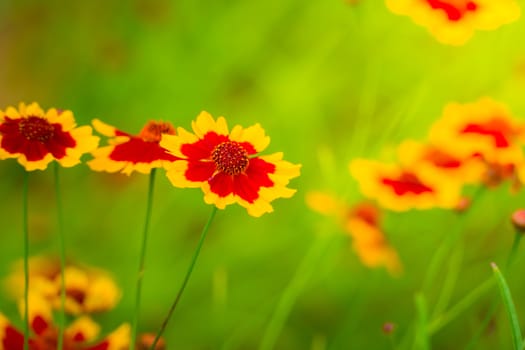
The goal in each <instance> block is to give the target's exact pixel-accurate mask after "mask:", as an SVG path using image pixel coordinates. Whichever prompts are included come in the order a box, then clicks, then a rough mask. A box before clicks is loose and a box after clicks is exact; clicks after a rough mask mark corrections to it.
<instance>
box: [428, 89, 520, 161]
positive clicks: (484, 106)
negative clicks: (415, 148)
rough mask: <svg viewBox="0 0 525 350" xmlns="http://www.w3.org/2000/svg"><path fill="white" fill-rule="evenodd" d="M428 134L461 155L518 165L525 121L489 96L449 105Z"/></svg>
mask: <svg viewBox="0 0 525 350" xmlns="http://www.w3.org/2000/svg"><path fill="white" fill-rule="evenodd" d="M429 137H430V141H431V142H432V143H433V144H435V145H437V146H438V147H440V148H441V149H443V150H445V151H446V152H448V153H449V154H452V155H454V156H456V157H460V158H468V157H472V156H479V157H481V158H482V159H483V160H484V161H486V162H487V163H491V164H494V163H495V164H519V163H522V162H523V160H524V157H523V151H522V144H523V142H524V141H525V122H523V121H522V120H519V119H516V118H514V116H513V115H512V114H511V113H510V112H509V110H508V109H507V107H506V106H505V105H504V104H502V103H499V102H496V101H494V100H492V99H490V98H483V99H480V100H479V101H476V102H473V103H466V104H459V103H450V104H448V105H447V106H445V109H444V111H443V115H442V117H441V118H440V119H439V120H437V121H436V122H435V123H434V125H433V126H432V128H431V130H430V136H429Z"/></svg>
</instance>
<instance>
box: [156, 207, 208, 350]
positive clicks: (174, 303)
mask: <svg viewBox="0 0 525 350" xmlns="http://www.w3.org/2000/svg"><path fill="white" fill-rule="evenodd" d="M216 213H217V207H216V206H213V209H212V211H211V214H210V217H209V218H208V222H206V225H204V228H203V229H202V232H201V237H200V239H199V243H198V244H197V248H196V249H195V252H194V253H193V257H192V259H191V263H190V266H189V267H188V270H187V271H186V276H185V277H184V281H183V282H182V285H181V286H180V289H179V291H178V293H177V296H176V297H175V300H173V304H172V305H171V307H170V309H169V311H168V314H167V315H166V318H165V319H164V321H163V322H162V325H161V326H160V329H159V331H158V333H157V335H156V336H155V339H154V340H153V343H152V344H151V346H150V348H149V349H150V350H154V349H155V347H156V346H157V343H158V341H159V339H160V337H161V336H162V334H163V333H164V331H165V330H166V326H167V325H168V322H169V321H170V319H171V316H172V315H173V311H175V308H176V307H177V304H178V303H179V300H180V298H181V296H182V293H183V292H184V289H185V288H186V285H187V284H188V281H189V279H190V276H191V273H192V271H193V267H194V266H195V263H196V262H197V258H198V257H199V253H200V251H201V248H202V245H203V243H204V239H205V238H206V235H207V234H208V230H209V228H210V225H211V223H212V221H213V218H215V214H216Z"/></svg>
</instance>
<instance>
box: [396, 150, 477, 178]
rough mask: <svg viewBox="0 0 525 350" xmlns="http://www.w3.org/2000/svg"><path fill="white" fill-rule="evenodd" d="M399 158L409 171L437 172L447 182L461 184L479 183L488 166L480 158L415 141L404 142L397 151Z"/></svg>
mask: <svg viewBox="0 0 525 350" xmlns="http://www.w3.org/2000/svg"><path fill="white" fill-rule="evenodd" d="M397 157H398V159H399V162H400V164H401V165H402V166H403V167H405V168H407V169H414V168H419V169H421V170H422V171H424V172H425V173H428V172H436V173H437V174H439V175H440V176H441V177H443V178H445V179H447V181H458V182H459V183H460V184H467V183H478V182H479V181H480V180H481V179H482V177H483V174H484V173H485V172H486V164H485V163H484V162H483V160H482V159H480V158H479V157H473V156H463V155H457V154H451V153H449V152H447V151H446V150H444V149H442V148H440V147H438V146H436V145H433V144H431V143H421V142H417V141H414V140H405V141H403V142H402V143H401V144H400V145H399V147H398V149H397Z"/></svg>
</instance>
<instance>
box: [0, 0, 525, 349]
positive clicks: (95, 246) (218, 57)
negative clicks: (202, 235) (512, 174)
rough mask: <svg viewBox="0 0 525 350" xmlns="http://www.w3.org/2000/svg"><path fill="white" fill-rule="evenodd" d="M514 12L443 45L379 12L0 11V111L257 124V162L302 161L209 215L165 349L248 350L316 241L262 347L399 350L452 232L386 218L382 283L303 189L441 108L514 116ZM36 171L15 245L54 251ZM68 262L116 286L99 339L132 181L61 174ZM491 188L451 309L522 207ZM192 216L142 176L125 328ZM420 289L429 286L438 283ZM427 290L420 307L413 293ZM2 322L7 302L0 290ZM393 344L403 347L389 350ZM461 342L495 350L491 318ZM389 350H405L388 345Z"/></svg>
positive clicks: (276, 7) (517, 48)
mask: <svg viewBox="0 0 525 350" xmlns="http://www.w3.org/2000/svg"><path fill="white" fill-rule="evenodd" d="M524 34H525V19H524V18H522V19H521V20H520V21H518V22H516V23H513V24H511V25H506V26H503V27H501V28H500V29H498V30H496V31H492V32H478V33H477V34H476V35H475V37H474V38H473V39H472V40H471V41H470V42H469V43H468V44H467V45H465V46H463V47H447V46H443V45H440V44H439V43H437V42H436V41H435V40H434V39H433V38H432V37H430V36H429V34H428V33H427V32H426V31H425V29H423V28H421V27H418V26H416V25H414V24H413V23H412V22H411V21H410V20H409V19H408V18H405V17H400V16H396V15H394V14H392V13H389V12H388V11H387V9H386V8H385V6H384V4H383V3H382V1H371V0H361V1H346V2H345V1H343V0H337V1H321V0H316V1H306V2H305V1H297V0H268V1H261V2H247V1H240V0H222V1H199V0H177V1H175V0H174V1H169V0H133V1H102V0H92V1H60V0H50V1H45V2H44V1H37V0H20V1H14V0H1V1H0V52H2V55H0V109H3V108H5V107H6V106H8V105H16V104H17V103H18V102H19V101H25V102H32V101H37V102H39V103H40V104H41V105H42V107H44V108H49V107H57V108H64V109H71V110H73V111H74V113H75V116H76V118H77V121H78V122H79V124H87V123H89V122H90V121H91V119H93V118H100V119H102V120H104V121H105V122H107V123H109V124H113V125H116V126H118V127H119V128H121V129H123V130H127V131H129V132H138V131H139V130H140V128H141V126H142V125H143V124H144V123H145V121H146V120H149V119H164V120H169V121H172V122H173V123H174V124H176V125H179V126H182V127H185V128H189V127H190V121H191V120H192V119H193V118H194V117H195V116H196V115H197V114H198V113H199V112H200V111H201V110H207V111H209V112H210V113H212V114H213V115H214V116H219V115H224V116H225V117H226V118H227V120H228V121H229V123H230V126H233V125H235V124H242V125H244V126H249V125H252V124H254V123H260V124H261V125H262V126H263V127H264V128H265V130H266V131H267V133H268V134H269V135H270V136H271V138H272V143H271V144H270V147H269V149H268V152H269V153H270V152H275V151H283V152H284V153H285V159H287V160H289V161H292V162H294V163H301V164H303V168H302V176H301V177H300V178H299V179H296V180H293V181H292V184H291V187H292V188H297V189H298V192H297V194H296V195H295V196H294V197H293V198H292V199H290V200H277V201H276V202H275V205H274V207H275V212H274V213H272V214H269V215H265V216H263V217H262V218H259V219H255V218H252V217H249V216H248V215H247V214H246V212H245V210H244V209H242V208H240V207H237V206H233V207H228V208H227V210H224V211H220V212H219V213H218V215H217V218H216V221H215V222H214V223H213V226H212V229H211V231H210V234H209V236H208V239H207V241H206V242H205V245H204V249H203V251H202V254H201V257H200V260H199V262H198V264H197V267H196V270H195V273H194V275H193V277H192V279H191V281H190V284H189V286H188V288H187V290H186V293H185V295H184V296H183V298H182V302H181V304H180V306H179V308H178V309H177V310H176V312H175V315H174V318H173V320H172V322H171V323H170V326H169V329H168V332H167V333H166V338H167V342H168V344H170V348H174V349H175V348H177V349H255V348H257V347H258V346H259V344H260V341H261V336H262V334H263V332H264V330H265V327H266V325H267V323H268V321H269V318H270V316H271V314H272V313H273V311H274V309H275V307H276V305H277V303H278V300H279V298H280V296H281V294H282V293H283V290H284V289H285V288H286V286H287V285H288V283H289V281H290V280H291V279H292V278H293V276H294V274H295V272H296V271H297V269H298V267H299V266H300V264H301V261H302V260H303V258H304V256H305V255H306V254H307V252H308V251H309V249H311V248H310V246H311V245H313V244H319V238H318V236H321V237H323V235H324V236H325V237H324V238H323V239H326V240H328V243H326V242H325V243H323V244H326V249H325V250H324V252H323V253H322V255H320V257H319V261H318V262H317V263H316V264H315V267H314V270H313V271H312V274H313V275H312V278H310V279H308V280H307V282H306V283H305V285H304V288H303V289H302V291H301V293H300V294H299V295H298V298H297V300H296V302H295V303H294V305H293V309H292V311H291V314H290V315H289V317H288V318H287V320H286V323H285V325H284V328H283V330H282V332H281V333H280V336H279V338H278V340H277V345H276V348H277V349H317V350H319V349H385V348H388V346H389V345H388V344H389V339H388V337H387V336H386V335H384V334H383V333H382V331H381V327H382V325H383V323H385V322H393V323H394V324H395V325H396V330H395V332H394V334H393V335H392V337H394V339H395V341H396V342H400V343H401V344H402V345H403V344H411V342H412V339H413V334H412V326H413V323H414V322H415V321H416V318H417V317H416V306H415V302H414V298H415V295H416V294H417V292H418V291H419V290H420V288H421V285H422V281H423V280H424V277H425V273H426V268H427V266H428V262H429V260H430V256H431V255H432V253H433V252H434V251H435V249H436V247H437V246H438V245H439V244H440V242H441V241H442V240H443V238H444V237H445V236H446V235H447V233H449V232H450V231H451V227H453V226H454V225H455V223H454V220H456V219H455V218H454V215H453V214H452V213H449V212H445V211H442V210H432V211H426V212H408V213H401V214H394V213H389V214H388V215H387V218H386V221H387V224H386V229H385V230H386V232H387V233H388V235H389V239H390V240H391V242H392V245H393V246H394V247H396V248H397V249H398V251H399V253H400V257H401V260H402V262H403V264H404V266H405V272H404V274H403V276H402V277H400V278H392V277H390V276H389V275H388V274H387V273H386V272H385V271H382V270H369V269H367V268H365V267H363V266H362V265H361V264H360V263H359V261H358V259H357V258H356V256H355V254H354V253H353V252H352V251H351V249H350V242H349V238H348V237H347V236H345V235H343V234H342V231H341V229H340V228H339V227H336V226H335V225H330V224H329V223H327V222H326V220H325V219H324V218H322V217H321V216H319V215H317V214H315V213H312V212H311V211H310V210H309V209H308V208H307V207H306V206H305V203H304V195H305V193H306V192H307V191H309V190H317V189H321V190H329V191H332V192H335V193H339V194H341V196H342V197H343V198H345V199H347V200H348V201H349V203H353V202H355V201H358V200H359V198H360V197H359V193H358V192H357V191H356V185H355V183H354V181H353V180H352V179H351V178H350V175H349V173H348V169H347V168H348V163H349V161H350V160H351V159H352V158H354V157H357V156H369V157H375V158H379V159H391V158H392V157H393V148H394V147H395V145H396V144H397V143H399V141H401V140H403V139H404V138H407V137H412V138H418V139H423V138H424V137H425V135H426V131H427V130H428V126H429V125H430V124H431V123H432V122H433V121H434V120H435V119H436V118H437V117H439V115H440V113H441V109H442V108H443V106H444V105H445V104H446V103H447V102H449V101H459V102H469V101H472V100H475V99H477V98H478V97H481V96H485V95H488V96H491V97H494V98H495V99H498V100H501V101H503V102H506V103H507V104H508V105H509V106H510V108H511V110H512V111H513V112H514V113H515V114H516V115H518V116H525V99H524V98H523V96H524V95H523V92H524V91H525V42H524V41H523V40H522V38H523V35H524ZM0 172H1V174H2V178H3V181H2V183H1V184H0V193H1V194H2V198H3V206H2V215H1V220H2V221H3V222H4V223H6V225H4V226H3V228H2V231H1V234H0V246H1V247H2V254H0V275H5V273H6V272H7V269H8V266H9V264H10V263H11V262H13V261H14V260H17V259H19V258H20V257H21V252H22V241H21V237H22V236H21V228H22V224H21V204H22V201H21V187H22V186H21V184H22V174H23V170H22V169H21V167H19V166H18V165H16V164H15V162H14V161H4V162H1V163H0ZM52 180H53V178H52V174H51V171H46V172H33V173H31V176H30V186H31V187H30V199H29V201H30V202H29V211H30V220H31V222H30V233H31V242H32V245H31V252H32V253H33V254H34V255H36V254H42V253H49V254H53V253H54V252H56V240H55V239H54V237H55V235H54V234H55V232H56V219H55V217H56V216H55V215H56V212H55V198H54V190H53V187H52V184H53V181H52ZM62 180H63V183H62V187H63V193H64V198H63V203H64V211H65V214H66V218H65V227H66V231H67V254H68V257H69V258H70V259H73V260H76V261H80V262H83V263H88V264H91V265H96V266H100V267H103V268H105V269H107V270H109V271H111V272H112V273H113V274H114V276H115V278H116V279H117V281H118V282H119V284H120V285H121V286H122V288H123V291H124V294H123V299H122V302H121V303H120V305H119V306H118V308H117V309H116V310H115V311H114V312H112V313H108V314H105V315H102V316H100V317H99V320H100V321H101V322H102V323H103V325H104V326H105V327H104V329H105V330H109V329H111V328H112V327H113V326H115V325H117V324H119V323H121V322H122V321H126V320H130V319H131V312H132V310H133V295H134V292H133V290H134V283H135V273H136V269H137V264H138V252H139V244H140V235H141V232H142V225H143V219H144V218H143V215H144V211H145V205H146V202H145V199H146V198H145V197H146V189H147V180H148V179H147V176H141V175H137V174H134V175H132V176H130V177H127V176H125V175H108V174H99V173H92V172H90V171H89V170H88V168H87V167H86V166H84V165H82V166H78V167H75V168H72V169H64V170H63V175H62ZM523 200H524V195H523V193H520V194H518V195H514V196H511V195H510V194H509V189H508V188H507V187H502V188H499V189H497V190H490V191H486V193H484V194H483V195H482V197H481V199H480V202H479V203H478V204H476V207H475V212H474V213H473V215H471V216H470V217H469V219H468V222H467V224H466V231H465V232H464V235H463V239H462V242H461V243H458V244H457V247H455V248H454V249H455V251H462V252H463V256H464V257H463V260H462V264H461V272H460V278H459V283H458V285H457V287H456V290H455V291H454V293H453V300H455V301H457V300H459V299H460V298H461V297H462V296H464V295H465V294H466V293H468V292H469V291H470V290H471V289H473V288H474V287H476V286H477V285H479V284H480V283H481V282H483V281H484V280H486V279H487V278H489V277H490V276H491V272H490V268H489V262H490V261H498V262H500V261H504V259H505V257H506V255H507V254H508V251H509V249H510V246H511V242H512V234H513V233H512V229H511V226H510V224H509V220H508V217H509V215H510V213H511V212H512V210H513V209H515V208H517V207H518V206H519V205H520V204H521V205H522V204H523ZM210 210H211V208H210V207H208V206H206V205H205V204H204V202H203V200H202V195H201V193H200V191H199V190H192V189H188V190H181V189H174V188H173V187H171V185H170V184H169V182H168V181H167V180H166V178H165V177H164V176H158V181H157V186H156V191H155V198H154V209H153V217H152V226H151V240H150V245H149V247H148V256H147V261H146V265H147V266H146V275H145V279H144V294H143V295H144V300H143V303H142V305H143V309H142V312H141V324H140V329H141V330H143V331H150V332H154V331H156V330H157V328H158V326H159V325H160V323H161V322H162V319H163V317H164V316H165V313H166V312H167V309H168V307H169V305H170V303H171V300H172V298H173V296H174V294H175V292H176V291H177V289H178V287H179V284H180V283H181V280H182V278H183V274H184V271H185V269H186V266H187V264H188V263H189V260H190V257H191V254H192V252H193V250H194V248H195V245H196V242H197V239H198V237H197V235H198V233H199V232H200V229H201V227H202V226H203V224H204V223H205V221H206V218H207V216H208V213H209V211H210ZM524 263H525V261H524V260H523V259H522V258H521V257H518V259H517V260H516V265H515V267H514V268H513V269H511V271H510V272H509V276H507V279H508V280H509V284H510V288H511V289H512V291H513V295H515V296H516V300H515V303H516V308H517V311H518V314H519V315H522V317H523V315H525V302H524V301H523V298H520V296H522V295H524V294H523V293H525V282H523V281H521V279H520V275H519V274H518V271H519V269H520V266H523V264H524ZM433 287H435V293H436V294H437V292H438V291H439V289H440V288H441V287H440V286H439V285H436V286H433ZM497 297H498V296H497V291H496V290H492V291H491V294H487V296H486V298H484V299H482V300H481V301H480V302H478V303H476V304H475V306H473V307H472V308H470V309H469V310H468V312H467V314H464V315H461V317H460V318H458V319H457V320H455V321H454V322H452V323H451V324H450V325H448V326H446V327H445V328H444V329H442V330H441V331H440V332H439V333H437V334H436V335H434V337H433V338H432V345H433V347H434V348H436V349H458V348H463V347H464V346H465V344H467V343H468V341H469V340H470V338H471V337H472V336H473V335H474V333H475V332H476V331H477V329H478V328H479V325H480V323H481V320H482V319H483V317H484V315H485V313H486V311H487V309H488V308H489V307H490V305H491V300H492V299H494V298H497ZM432 298H435V295H434V294H433V292H432V290H431V291H430V292H429V293H428V295H427V299H429V300H433V299H432ZM0 308H1V309H2V310H3V311H4V312H5V313H6V314H8V315H10V316H11V318H16V317H17V316H15V315H16V314H17V312H16V310H15V306H14V305H13V303H12V301H10V300H7V299H5V296H2V297H1V298H0ZM407 339H408V340H407ZM481 339H482V340H481V342H480V343H479V345H478V347H477V349H494V348H509V346H510V344H511V337H510V331H509V328H508V326H507V323H506V320H505V319H504V315H503V312H499V313H497V314H496V317H495V319H494V321H493V323H492V326H491V327H490V328H489V329H488V331H487V332H485V333H484V334H483V335H482V338H481ZM402 348H409V346H406V347H402Z"/></svg>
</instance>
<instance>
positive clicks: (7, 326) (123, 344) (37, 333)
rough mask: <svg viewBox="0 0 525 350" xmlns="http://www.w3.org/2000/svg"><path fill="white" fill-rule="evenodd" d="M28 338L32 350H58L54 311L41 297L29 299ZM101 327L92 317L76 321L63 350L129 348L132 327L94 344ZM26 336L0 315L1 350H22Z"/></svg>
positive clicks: (125, 325)
mask: <svg viewBox="0 0 525 350" xmlns="http://www.w3.org/2000/svg"><path fill="white" fill-rule="evenodd" d="M28 311H29V321H30V322H29V324H30V328H31V331H32V333H33V334H32V335H31V336H30V338H29V349H31V350H56V349H57V343H58V339H57V338H58V329H57V327H56V326H55V325H54V324H53V319H52V310H51V308H50V306H49V304H48V303H47V301H46V300H44V299H43V298H42V296H40V295H38V294H34V293H32V294H30V295H29V310H28ZM99 332H100V327H99V326H98V325H97V324H96V323H95V322H93V321H92V320H91V319H90V318H89V317H86V316H84V317H80V318H78V319H76V320H75V321H73V323H71V324H70V325H69V326H68V327H67V328H66V329H65V332H64V340H63V348H64V350H124V349H127V348H128V347H129V339H130V335H129V325H128V324H123V325H121V326H120V327H119V328H117V329H116V330H115V331H114V332H113V333H111V334H109V335H108V336H106V337H104V338H103V339H102V340H99V341H98V342H95V340H96V339H97V338H98V334H99ZM23 344H24V334H23V332H20V331H19V330H18V329H16V327H15V326H14V325H13V324H12V323H10V321H9V320H8V319H7V318H6V317H5V316H4V315H3V314H1V313H0V349H2V350H23V348H24V345H23Z"/></svg>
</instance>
